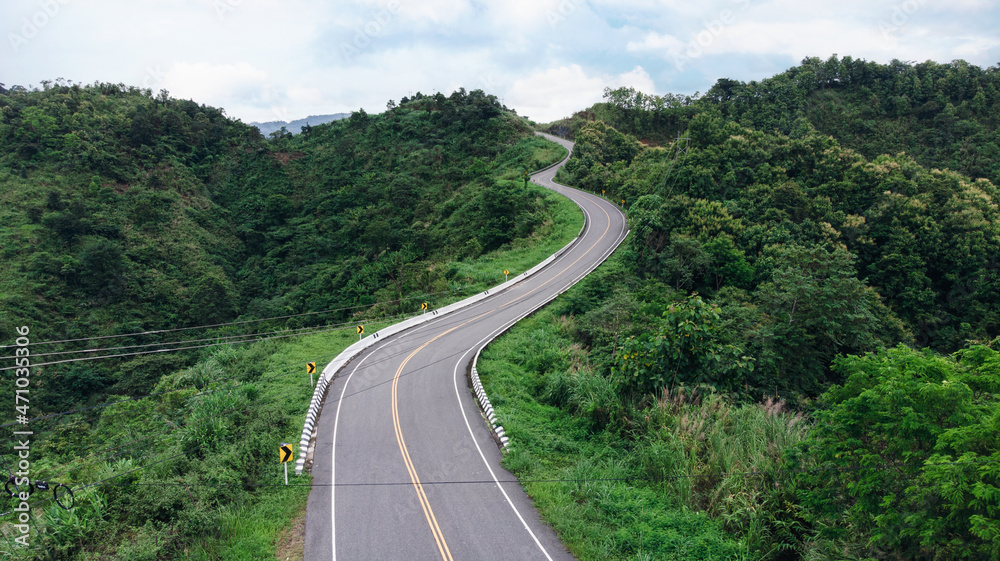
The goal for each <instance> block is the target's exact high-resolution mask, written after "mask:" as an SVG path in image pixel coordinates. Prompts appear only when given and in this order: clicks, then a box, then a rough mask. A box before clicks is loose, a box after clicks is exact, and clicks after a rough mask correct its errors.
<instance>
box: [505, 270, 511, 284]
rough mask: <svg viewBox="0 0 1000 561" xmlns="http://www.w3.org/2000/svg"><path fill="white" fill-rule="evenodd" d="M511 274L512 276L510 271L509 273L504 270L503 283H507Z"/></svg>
mask: <svg viewBox="0 0 1000 561" xmlns="http://www.w3.org/2000/svg"><path fill="white" fill-rule="evenodd" d="M509 274H510V271H508V270H507V269H504V270H503V282H504V283H506V282H507V275H509Z"/></svg>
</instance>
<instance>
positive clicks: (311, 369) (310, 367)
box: [306, 362, 316, 387]
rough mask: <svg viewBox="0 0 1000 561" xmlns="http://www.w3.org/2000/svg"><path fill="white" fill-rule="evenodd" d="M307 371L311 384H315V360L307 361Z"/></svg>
mask: <svg viewBox="0 0 1000 561" xmlns="http://www.w3.org/2000/svg"><path fill="white" fill-rule="evenodd" d="M306 372H308V373H309V386H310V387H312V386H314V385H315V383H314V382H313V374H315V373H316V363H315V362H307V363H306Z"/></svg>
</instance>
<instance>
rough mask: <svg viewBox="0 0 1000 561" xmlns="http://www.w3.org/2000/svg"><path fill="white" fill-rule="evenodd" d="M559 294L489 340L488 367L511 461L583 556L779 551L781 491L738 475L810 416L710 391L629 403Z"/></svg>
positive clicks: (757, 466) (760, 462)
mask: <svg viewBox="0 0 1000 561" xmlns="http://www.w3.org/2000/svg"><path fill="white" fill-rule="evenodd" d="M578 291H579V288H573V289H570V291H569V292H568V293H567V294H566V295H565V296H562V297H560V299H565V298H573V297H575V296H578V295H577V294H576V292H578ZM559 303H560V300H557V301H556V302H555V303H554V304H553V305H552V306H550V307H549V308H546V309H544V310H542V311H540V312H538V313H537V314H535V315H534V316H532V317H530V318H528V319H526V320H524V321H522V322H520V323H519V324H518V325H516V326H515V327H514V328H513V329H511V330H510V331H509V332H508V333H507V334H505V335H504V336H502V337H500V338H499V339H497V340H496V341H494V342H493V343H491V344H490V346H489V347H487V348H486V350H485V351H484V352H483V354H482V357H481V358H480V360H479V363H478V369H479V374H480V377H481V378H482V381H483V385H484V388H485V390H486V393H487V394H488V395H489V396H490V399H491V401H492V403H493V406H494V409H495V410H496V414H497V417H498V420H499V422H500V424H502V425H503V427H504V429H505V431H506V433H507V436H508V437H509V438H510V443H511V446H510V449H509V451H508V452H507V453H506V455H505V457H504V460H503V461H504V465H505V466H506V467H507V468H508V469H510V470H511V472H512V473H514V474H515V475H516V476H517V477H518V478H519V479H520V480H521V482H522V484H523V485H524V488H525V490H526V491H527V493H528V494H529V496H531V498H532V500H533V501H534V504H535V506H536V507H537V508H538V510H539V512H540V513H541V515H542V517H543V518H545V520H547V521H548V522H549V524H551V525H552V527H553V528H554V529H555V531H556V532H557V533H558V534H559V536H560V538H561V539H562V540H563V543H564V544H565V545H566V546H567V547H568V548H569V549H570V551H572V552H573V553H574V554H575V555H576V556H577V557H578V558H579V559H581V560H590V559H593V560H606V559H691V560H695V559H699V560H700V559H720V560H721V559H749V558H755V559H760V558H773V557H774V556H776V555H777V554H778V553H779V552H780V551H779V550H778V549H775V548H774V547H773V543H774V542H776V541H777V542H779V543H780V538H776V536H777V535H778V533H779V532H781V531H782V524H783V523H784V522H785V521H783V520H779V519H778V518H779V517H780V514H781V513H780V510H781V508H782V505H781V504H780V503H781V499H782V495H781V490H780V489H778V490H775V489H776V483H775V481H774V480H772V479H766V478H754V477H749V478H748V477H745V476H741V475H739V474H738V472H750V471H767V470H774V469H779V468H780V467H781V453H782V451H783V450H785V449H786V448H787V447H788V446H790V445H792V444H793V443H795V442H797V441H798V440H799V439H800V438H802V436H803V435H804V431H805V425H806V423H802V422H800V418H799V417H796V416H791V415H788V414H787V413H786V412H785V411H784V409H783V407H784V405H783V403H782V402H767V403H764V404H747V405H738V406H737V405H731V404H729V403H727V402H726V401H725V400H724V399H723V398H722V397H720V396H718V395H716V394H712V393H705V394H703V395H699V394H697V393H694V394H692V393H691V392H690V391H687V392H674V393H665V394H664V395H663V396H662V398H661V399H660V400H656V401H654V402H653V403H651V404H647V405H643V406H641V407H640V406H635V405H629V404H628V403H625V402H623V400H622V399H621V398H620V397H618V395H617V393H616V391H615V387H614V385H613V383H612V382H611V381H610V380H609V379H608V378H607V377H605V376H603V375H601V374H599V373H596V372H594V371H593V368H592V367H591V366H589V361H588V351H586V350H585V349H583V348H582V347H581V346H580V345H579V344H578V343H576V341H575V340H574V338H573V335H572V333H573V331H574V329H575V327H574V326H573V323H574V322H573V321H569V320H568V319H567V318H566V317H560V316H557V315H556V314H555V313H554V312H553V309H556V310H558V309H559ZM734 472H736V473H734ZM720 473H725V474H732V475H726V476H719V475H718V474H720ZM775 512H777V513H778V514H775Z"/></svg>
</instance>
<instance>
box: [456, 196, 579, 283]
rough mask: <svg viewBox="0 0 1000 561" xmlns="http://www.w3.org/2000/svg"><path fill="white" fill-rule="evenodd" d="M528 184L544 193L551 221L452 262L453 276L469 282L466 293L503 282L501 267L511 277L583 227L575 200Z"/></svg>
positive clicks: (570, 238) (563, 244)
mask: <svg viewBox="0 0 1000 561" xmlns="http://www.w3.org/2000/svg"><path fill="white" fill-rule="evenodd" d="M529 188H530V189H532V191H534V192H535V193H537V194H538V195H539V196H542V197H544V200H545V204H546V205H547V206H549V208H550V209H551V211H552V221H551V222H547V223H545V224H543V225H542V227H541V228H539V229H538V230H537V231H536V232H535V234H534V235H533V236H532V237H531V238H530V239H521V240H517V241H515V242H514V243H513V244H509V245H508V246H506V247H503V248H501V249H499V250H497V251H494V252H491V253H488V254H486V255H483V256H481V257H479V258H477V259H473V260H469V261H459V262H456V263H453V264H452V265H451V266H452V267H453V268H454V269H455V271H456V273H455V276H456V277H458V278H462V279H464V280H465V281H466V282H467V283H468V284H469V285H471V290H469V291H468V292H467V293H468V294H474V293H475V292H478V291H479V290H482V289H485V288H489V287H492V286H495V285H497V284H500V283H502V282H504V274H503V271H504V269H507V270H508V271H510V277H509V278H510V279H513V278H514V277H516V276H517V275H519V274H521V273H523V272H525V271H527V270H528V269H530V268H532V267H534V266H535V265H537V264H538V263H540V262H541V261H542V260H544V259H545V258H546V257H548V256H549V255H552V254H553V253H555V252H556V251H558V250H559V249H561V248H562V247H563V246H565V245H566V244H568V243H569V242H570V241H572V240H573V238H575V237H576V236H577V234H578V233H579V232H580V228H582V227H583V221H584V219H583V213H582V212H580V207H578V206H576V203H574V202H573V201H570V200H569V199H567V198H566V197H563V196H562V195H559V194H556V193H555V192H553V191H550V190H548V189H545V188H544V187H539V186H537V185H530V184H529ZM457 299H459V298H456V300H457Z"/></svg>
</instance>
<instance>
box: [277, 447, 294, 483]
mask: <svg viewBox="0 0 1000 561" xmlns="http://www.w3.org/2000/svg"><path fill="white" fill-rule="evenodd" d="M278 459H279V460H281V463H282V465H284V466H285V485H288V462H290V461H292V445H291V444H289V443H287V442H282V443H281V446H279V447H278Z"/></svg>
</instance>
